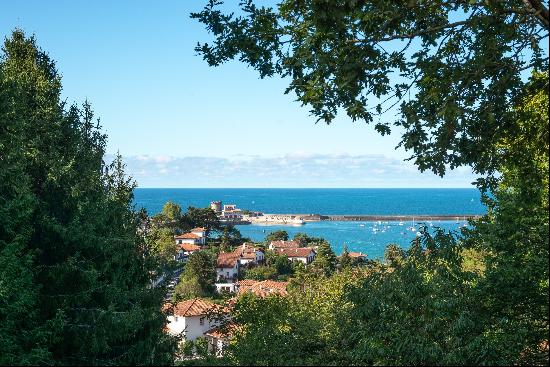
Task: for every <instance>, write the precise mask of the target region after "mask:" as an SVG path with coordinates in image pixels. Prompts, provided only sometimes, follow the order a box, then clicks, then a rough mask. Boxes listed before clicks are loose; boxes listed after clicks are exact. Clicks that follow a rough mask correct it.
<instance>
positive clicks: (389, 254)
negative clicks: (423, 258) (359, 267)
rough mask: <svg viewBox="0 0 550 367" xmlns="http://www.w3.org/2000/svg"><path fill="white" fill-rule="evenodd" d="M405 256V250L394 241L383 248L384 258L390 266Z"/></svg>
mask: <svg viewBox="0 0 550 367" xmlns="http://www.w3.org/2000/svg"><path fill="white" fill-rule="evenodd" d="M404 257H405V251H403V249H402V248H401V247H399V246H398V245H396V244H395V243H391V244H389V245H388V246H386V249H385V250H384V260H385V261H386V263H387V264H388V265H390V266H392V265H397V264H399V262H401V261H402V260H403V258H404Z"/></svg>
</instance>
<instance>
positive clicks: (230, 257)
mask: <svg viewBox="0 0 550 367" xmlns="http://www.w3.org/2000/svg"><path fill="white" fill-rule="evenodd" d="M240 257H241V256H240V254H238V253H235V252H222V253H221V254H219V255H218V261H217V264H216V267H217V268H232V267H234V266H235V263H236V262H237V260H238V259H239V258H240Z"/></svg>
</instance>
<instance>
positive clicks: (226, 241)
mask: <svg viewBox="0 0 550 367" xmlns="http://www.w3.org/2000/svg"><path fill="white" fill-rule="evenodd" d="M243 242H250V239H249V238H243V237H242V235H241V232H240V231H239V230H238V229H237V228H235V226H232V225H230V224H225V225H223V230H222V234H221V236H220V252H229V251H231V249H232V248H233V247H235V246H239V245H241V244H242V243H243Z"/></svg>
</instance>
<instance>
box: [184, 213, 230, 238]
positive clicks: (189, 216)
mask: <svg viewBox="0 0 550 367" xmlns="http://www.w3.org/2000/svg"><path fill="white" fill-rule="evenodd" d="M183 221H184V222H185V223H187V225H188V226H189V228H196V227H202V228H205V229H206V231H207V234H209V233H210V232H212V231H220V230H222V225H221V224H220V220H219V218H218V215H217V214H216V212H215V211H214V210H212V209H211V208H195V207H192V206H190V207H189V208H187V212H186V213H185V214H184V216H183Z"/></svg>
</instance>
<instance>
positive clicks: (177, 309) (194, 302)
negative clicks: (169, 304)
mask: <svg viewBox="0 0 550 367" xmlns="http://www.w3.org/2000/svg"><path fill="white" fill-rule="evenodd" d="M214 308H216V305H215V304H214V303H212V302H208V301H203V300H202V299H200V298H193V299H190V300H188V301H183V302H180V303H178V304H176V305H175V306H174V307H173V309H174V315H177V316H183V317H187V316H202V315H206V313H207V312H208V311H211V310H213V309H214Z"/></svg>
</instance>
